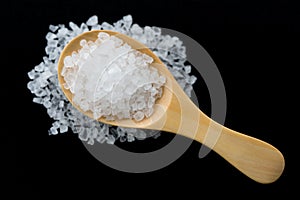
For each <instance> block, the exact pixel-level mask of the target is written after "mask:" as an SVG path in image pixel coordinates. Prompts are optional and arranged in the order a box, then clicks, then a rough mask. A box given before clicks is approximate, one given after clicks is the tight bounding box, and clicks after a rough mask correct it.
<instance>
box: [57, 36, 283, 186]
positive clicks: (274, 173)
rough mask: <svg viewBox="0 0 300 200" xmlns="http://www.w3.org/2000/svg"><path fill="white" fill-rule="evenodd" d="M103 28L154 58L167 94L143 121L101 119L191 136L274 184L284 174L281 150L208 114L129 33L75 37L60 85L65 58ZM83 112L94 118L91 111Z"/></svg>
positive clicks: (256, 177)
mask: <svg viewBox="0 0 300 200" xmlns="http://www.w3.org/2000/svg"><path fill="white" fill-rule="evenodd" d="M101 31H104V32H106V33H109V34H110V35H115V36H116V37H119V38H121V39H122V40H123V41H125V42H126V43H128V44H129V45H131V46H132V48H134V49H137V50H139V51H141V52H143V53H146V54H148V55H150V56H151V57H153V58H154V63H153V64H152V66H154V67H156V68H157V69H158V70H159V72H160V73H161V74H164V75H165V76H166V78H167V81H166V84H165V86H164V87H163V96H162V98H160V99H159V100H157V102H156V105H155V109H154V113H153V115H152V116H151V117H150V118H148V119H144V120H142V121H141V122H136V121H134V120H117V121H106V120H105V119H103V118H100V119H98V120H99V121H101V122H103V123H108V124H112V125H117V126H123V127H132V128H145V129H156V130H163V131H168V132H172V133H176V134H180V135H183V136H185V137H188V138H191V139H193V140H196V141H198V142H200V143H203V144H205V145H206V146H208V147H209V148H211V149H213V150H214V151H215V152H217V153H218V154H219V155H220V156H222V157H223V158H224V159H225V160H227V161H228V162H229V163H230V164H232V165H233V166H234V167H236V168H237V169H238V170H240V171H241V172H242V173H244V174H245V175H246V176H248V177H249V178H251V179H253V180H255V181H257V182H260V183H272V182H274V181H276V180H277V179H278V178H279V177H280V175H281V174H282V172H283V169H284V158H283V155H282V154H281V153H280V151H278V150H277V149H276V148H275V147H273V146H272V145H270V144H268V143H266V142H263V141H261V140H258V139H256V138H253V137H250V136H247V135H244V134H241V133H238V132H236V131H234V130H231V129H228V128H226V127H224V126H222V125H220V124H218V123H217V122H215V121H213V120H212V119H210V118H209V117H208V116H206V115H205V114H204V113H203V112H202V111H201V110H200V109H199V108H198V107H196V106H195V105H194V103H193V102H192V101H191V100H190V99H189V98H188V97H187V96H186V94H185V93H184V91H183V90H182V89H181V88H180V86H179V85H178V83H177V82H176V80H175V79H174V77H173V76H172V74H171V73H170V72H169V71H168V69H167V68H166V67H165V66H164V64H163V63H162V61H161V60H160V59H159V58H158V57H157V56H156V55H155V54H154V53H153V52H152V51H151V50H150V49H148V48H147V47H146V46H145V45H143V44H141V43H139V42H137V41H135V40H134V39H132V38H130V37H128V36H126V35H123V34H120V33H117V32H113V31H107V30H95V31H90V32H86V33H83V34H81V35H79V36H78V37H76V38H74V39H73V40H72V41H71V42H70V43H69V44H68V45H67V46H66V47H65V48H64V50H63V52H62V53H61V56H60V59H59V62H58V79H59V83H60V85H63V84H64V79H63V77H62V76H61V70H62V67H63V60H64V58H65V57H66V56H68V55H71V53H72V52H73V51H76V50H78V49H80V48H81V47H80V45H79V42H80V40H82V39H86V40H92V41H95V40H96V39H97V35H98V33H99V32H101ZM61 88H62V90H63V92H64V94H65V95H66V97H67V98H68V100H69V101H70V102H71V103H72V104H73V102H72V93H71V92H70V91H69V90H66V89H65V88H64V87H61ZM73 106H74V107H76V108H77V109H78V110H80V111H81V112H83V111H82V110H81V109H80V108H79V107H78V106H77V105H74V104H73ZM83 113H84V114H85V115H87V116H89V117H92V113H91V112H83ZM207 136H209V137H207ZM205 138H206V139H205ZM207 138H208V139H207Z"/></svg>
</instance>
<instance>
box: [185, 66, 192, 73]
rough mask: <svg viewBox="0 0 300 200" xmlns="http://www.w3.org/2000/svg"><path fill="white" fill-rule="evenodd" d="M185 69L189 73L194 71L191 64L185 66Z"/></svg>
mask: <svg viewBox="0 0 300 200" xmlns="http://www.w3.org/2000/svg"><path fill="white" fill-rule="evenodd" d="M184 71H185V73H187V74H189V73H191V71H192V67H191V66H190V65H187V66H185V67H184Z"/></svg>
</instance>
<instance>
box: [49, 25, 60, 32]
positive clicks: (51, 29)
mask: <svg viewBox="0 0 300 200" xmlns="http://www.w3.org/2000/svg"><path fill="white" fill-rule="evenodd" d="M57 29H58V26H54V25H50V26H49V30H50V31H52V32H55V31H57Z"/></svg>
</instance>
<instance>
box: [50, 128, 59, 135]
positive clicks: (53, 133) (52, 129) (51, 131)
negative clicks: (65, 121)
mask: <svg viewBox="0 0 300 200" xmlns="http://www.w3.org/2000/svg"><path fill="white" fill-rule="evenodd" d="M49 133H50V134H51V135H57V134H58V131H57V129H56V128H54V127H51V128H50V131H49Z"/></svg>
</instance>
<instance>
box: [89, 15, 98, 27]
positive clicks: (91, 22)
mask: <svg viewBox="0 0 300 200" xmlns="http://www.w3.org/2000/svg"><path fill="white" fill-rule="evenodd" d="M86 24H87V25H88V26H94V25H96V24H98V17H97V16H96V15H94V16H92V17H90V18H89V19H88V20H87V22H86Z"/></svg>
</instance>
